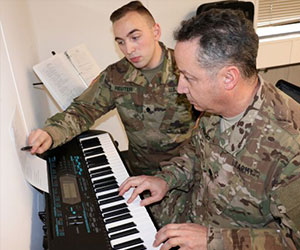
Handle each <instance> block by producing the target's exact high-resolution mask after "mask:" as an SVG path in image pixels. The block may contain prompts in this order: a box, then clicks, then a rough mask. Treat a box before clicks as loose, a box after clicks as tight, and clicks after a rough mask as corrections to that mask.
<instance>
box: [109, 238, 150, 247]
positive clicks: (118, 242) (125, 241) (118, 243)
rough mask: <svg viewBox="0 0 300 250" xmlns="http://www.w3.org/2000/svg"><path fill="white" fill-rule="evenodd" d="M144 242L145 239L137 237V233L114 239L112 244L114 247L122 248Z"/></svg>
mask: <svg viewBox="0 0 300 250" xmlns="http://www.w3.org/2000/svg"><path fill="white" fill-rule="evenodd" d="M143 242H144V241H143V240H142V239H141V238H139V237H136V235H129V236H126V237H122V238H121V239H115V240H112V241H111V245H112V246H113V248H114V249H122V248H124V247H128V246H133V245H137V244H140V243H143Z"/></svg>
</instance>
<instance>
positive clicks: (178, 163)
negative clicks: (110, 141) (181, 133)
mask: <svg viewBox="0 0 300 250" xmlns="http://www.w3.org/2000/svg"><path fill="white" fill-rule="evenodd" d="M260 82H261V86H260V88H259V90H258V92H257V94H256V96H255V98H254V101H253V103H252V105H250V106H249V107H248V109H247V110H246V112H245V114H244V116H243V117H242V118H241V119H240V120H239V121H238V122H237V123H236V124H235V125H233V126H232V127H230V128H228V129H227V130H225V131H224V132H223V133H221V132H220V117H219V116H216V115H211V114H204V115H203V116H202V117H201V120H200V122H199V123H198V126H197V128H196V129H195V130H194V131H193V135H192V137H191V141H190V143H189V144H188V145H187V146H186V147H185V149H184V150H183V151H182V153H181V156H180V157H177V158H174V159H173V160H172V162H164V163H163V165H164V171H163V172H161V173H160V174H158V175H157V176H159V177H161V178H163V179H165V180H166V181H167V182H168V184H169V187H170V189H173V188H181V189H186V188H192V192H191V196H192V198H191V202H190V203H189V204H186V205H188V206H190V209H191V212H190V213H189V221H190V222H194V223H199V224H201V225H205V226H207V227H208V232H209V233H208V234H209V235H208V249H226V250H228V249H272V250H274V249H300V133H299V132H300V128H299V126H300V105H299V104H298V103H296V102H295V101H294V100H292V99H291V98H289V97H287V96H286V95H285V94H284V93H283V92H281V91H280V90H278V89H277V88H275V86H273V85H271V84H268V83H264V82H263V80H262V79H261V78H260Z"/></svg>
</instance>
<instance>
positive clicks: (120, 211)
mask: <svg viewBox="0 0 300 250" xmlns="http://www.w3.org/2000/svg"><path fill="white" fill-rule="evenodd" d="M129 212H130V211H129V209H128V208H123V209H119V210H117V211H114V212H110V213H105V214H103V215H102V216H103V218H104V219H107V218H110V217H113V216H117V215H121V214H126V213H129Z"/></svg>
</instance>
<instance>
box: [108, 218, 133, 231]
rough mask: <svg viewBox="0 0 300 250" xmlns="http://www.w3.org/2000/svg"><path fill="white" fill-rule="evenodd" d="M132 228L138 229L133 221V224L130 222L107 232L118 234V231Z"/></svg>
mask: <svg viewBox="0 0 300 250" xmlns="http://www.w3.org/2000/svg"><path fill="white" fill-rule="evenodd" d="M132 227H136V224H135V223H134V222H132V221H131V222H128V223H124V224H121V225H119V226H115V227H110V228H109V229H108V230H107V232H108V233H114V232H118V231H121V230H125V229H128V228H132Z"/></svg>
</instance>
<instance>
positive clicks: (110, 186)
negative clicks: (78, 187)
mask: <svg viewBox="0 0 300 250" xmlns="http://www.w3.org/2000/svg"><path fill="white" fill-rule="evenodd" d="M116 188H119V185H118V184H117V182H113V183H110V184H108V185H105V186H103V187H96V188H95V189H94V190H95V192H96V193H102V192H105V191H110V190H113V189H116Z"/></svg>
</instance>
